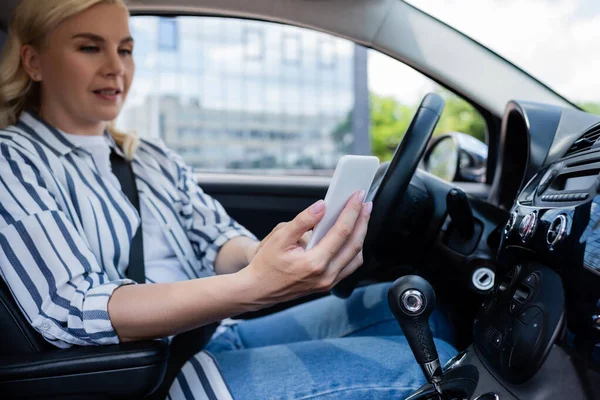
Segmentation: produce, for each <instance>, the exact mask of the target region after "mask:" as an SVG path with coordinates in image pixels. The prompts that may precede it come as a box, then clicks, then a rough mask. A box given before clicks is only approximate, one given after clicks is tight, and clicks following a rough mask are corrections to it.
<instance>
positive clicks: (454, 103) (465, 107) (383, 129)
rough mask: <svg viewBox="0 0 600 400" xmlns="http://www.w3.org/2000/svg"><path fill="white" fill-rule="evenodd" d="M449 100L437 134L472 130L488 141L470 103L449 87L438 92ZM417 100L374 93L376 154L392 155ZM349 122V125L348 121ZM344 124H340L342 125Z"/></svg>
mask: <svg viewBox="0 0 600 400" xmlns="http://www.w3.org/2000/svg"><path fill="white" fill-rule="evenodd" d="M439 94H440V95H441V96H442V97H443V98H444V100H445V101H446V106H445V108H444V112H443V113H442V117H441V118H440V121H439V122H438V125H437V127H436V130H435V132H434V135H441V134H444V133H448V132H453V131H458V132H463V133H466V134H469V135H471V136H474V137H476V138H477V139H479V140H481V141H483V142H485V121H484V120H483V117H482V116H481V114H479V112H478V111H477V110H475V109H474V108H473V106H471V105H470V104H469V103H467V102H466V101H464V100H462V99H461V98H459V97H457V96H455V95H454V94H452V93H450V92H448V91H441V92H440V93H439ZM417 106H418V104H412V105H406V104H401V103H399V102H398V101H397V100H395V99H394V98H392V97H383V96H379V95H377V94H374V93H371V95H370V107H371V149H372V152H373V155H375V156H377V157H379V158H380V159H381V160H382V161H385V160H389V159H390V158H391V157H392V154H393V152H394V149H395V148H396V146H397V145H398V143H400V141H401V140H402V138H403V137H404V133H405V132H406V129H407V128H408V125H409V124H410V121H411V120H412V118H413V116H414V114H415V111H416V109H417ZM348 123H349V125H348ZM342 125H344V124H341V125H340V126H342ZM344 126H345V129H346V131H348V129H349V128H350V127H351V119H350V120H349V121H348V120H347V121H346V122H345V125H344Z"/></svg>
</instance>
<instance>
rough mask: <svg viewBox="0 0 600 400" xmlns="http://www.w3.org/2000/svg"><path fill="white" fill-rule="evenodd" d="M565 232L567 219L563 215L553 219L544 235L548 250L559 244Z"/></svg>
mask: <svg viewBox="0 0 600 400" xmlns="http://www.w3.org/2000/svg"><path fill="white" fill-rule="evenodd" d="M566 232H567V217H566V216H565V215H564V214H561V215H559V216H558V217H556V218H554V221H552V223H551V224H550V227H549V228H548V232H547V233H546V242H547V243H548V246H550V250H552V249H553V248H554V246H556V245H557V244H558V243H560V242H561V241H562V240H563V239H564V238H565V234H566Z"/></svg>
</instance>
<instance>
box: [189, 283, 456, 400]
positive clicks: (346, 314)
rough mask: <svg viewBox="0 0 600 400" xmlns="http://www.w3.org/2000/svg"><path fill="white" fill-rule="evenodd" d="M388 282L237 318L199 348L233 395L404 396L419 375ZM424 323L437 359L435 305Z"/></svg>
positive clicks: (444, 350) (441, 328) (445, 355)
mask: <svg viewBox="0 0 600 400" xmlns="http://www.w3.org/2000/svg"><path fill="white" fill-rule="evenodd" d="M389 285H390V284H389V283H383V284H376V285H370V286H367V287H363V288H359V289H357V290H355V291H354V293H353V294H352V296H350V298H348V299H345V300H342V299H339V298H336V297H334V296H327V297H324V298H321V299H318V300H314V301H311V302H308V303H304V304H301V305H298V306H296V307H292V308H289V309H287V310H284V311H281V312H278V313H276V314H272V315H268V316H265V317H262V318H257V319H254V320H248V321H242V322H240V323H238V324H236V325H231V326H229V327H227V329H226V331H225V332H223V333H222V334H221V335H219V336H217V337H215V338H213V339H212V340H211V341H210V342H209V343H208V345H207V347H206V349H205V351H204V352H205V353H207V354H208V355H209V356H210V357H212V360H213V361H214V362H215V363H216V365H217V367H218V370H219V371H220V373H221V376H222V378H223V380H224V383H225V385H226V386H227V388H228V389H229V392H230V393H231V395H232V396H233V398H234V399H249V400H259V399H260V400H266V399H319V400H325V399H327V400H330V399H344V400H352V399H404V398H405V397H407V396H408V395H410V393H412V392H413V391H414V390H415V389H417V388H419V387H420V386H421V385H423V384H424V383H425V379H424V377H423V374H422V373H421V369H420V368H419V366H418V364H417V363H416V361H415V359H414V356H413V354H412V352H411V350H410V347H409V345H408V343H407V341H406V339H405V338H404V336H403V333H402V331H401V329H400V327H399V325H398V323H397V322H396V320H395V318H394V316H393V315H392V313H391V311H390V310H389V308H388V304H387V291H388V288H389ZM431 328H432V332H433V335H434V337H435V339H434V340H435V342H436V345H437V350H438V354H439V356H440V361H441V362H442V364H443V363H445V362H446V361H447V360H448V359H449V358H450V357H452V356H453V355H454V354H455V353H456V350H455V349H454V348H453V347H452V346H451V345H450V344H449V343H452V342H453V335H452V329H450V327H449V324H448V322H447V321H446V319H445V317H444V315H443V314H442V313H441V312H434V313H433V314H432V317H431ZM205 357H206V355H205ZM192 360H193V359H192ZM184 370H186V366H184V368H183V369H182V373H180V376H179V377H178V380H180V381H181V380H182V379H185V377H184V376H183V375H185V374H184V373H183V371H184ZM187 371H188V373H189V371H193V369H192V367H190V366H188V368H187ZM196 371H197V369H196ZM180 383H182V382H180ZM183 383H185V384H186V385H188V383H187V382H183ZM188 393H190V390H189V385H188ZM186 397H187V396H186ZM208 397H209V398H210V397H211V396H210V395H209V396H208ZM217 397H218V396H217Z"/></svg>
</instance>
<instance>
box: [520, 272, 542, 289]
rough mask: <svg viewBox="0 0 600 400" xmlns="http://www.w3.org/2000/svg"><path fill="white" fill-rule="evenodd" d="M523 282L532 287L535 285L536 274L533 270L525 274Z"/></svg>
mask: <svg viewBox="0 0 600 400" xmlns="http://www.w3.org/2000/svg"><path fill="white" fill-rule="evenodd" d="M523 283H524V284H526V285H527V286H531V287H532V288H535V287H536V286H537V283H538V276H537V274H536V273H535V272H533V273H531V274H529V275H527V278H525V280H523Z"/></svg>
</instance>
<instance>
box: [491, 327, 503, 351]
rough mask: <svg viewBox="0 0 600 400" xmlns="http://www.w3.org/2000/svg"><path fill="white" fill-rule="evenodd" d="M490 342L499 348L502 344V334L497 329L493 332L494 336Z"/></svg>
mask: <svg viewBox="0 0 600 400" xmlns="http://www.w3.org/2000/svg"><path fill="white" fill-rule="evenodd" d="M492 344H493V345H494V346H496V347H497V348H500V345H501V344H502V334H501V333H500V332H498V331H496V332H494V337H493V338H492Z"/></svg>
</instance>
